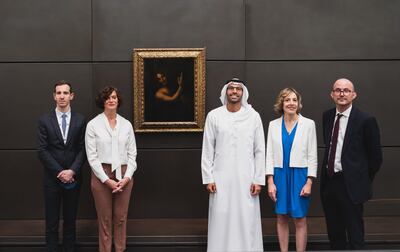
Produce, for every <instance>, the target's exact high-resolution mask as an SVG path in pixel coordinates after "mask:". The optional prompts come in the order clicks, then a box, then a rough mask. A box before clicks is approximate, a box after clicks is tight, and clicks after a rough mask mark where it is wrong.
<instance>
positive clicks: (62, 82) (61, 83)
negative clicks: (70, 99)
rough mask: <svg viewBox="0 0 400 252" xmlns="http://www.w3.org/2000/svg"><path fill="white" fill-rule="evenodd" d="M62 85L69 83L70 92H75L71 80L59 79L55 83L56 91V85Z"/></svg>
mask: <svg viewBox="0 0 400 252" xmlns="http://www.w3.org/2000/svg"><path fill="white" fill-rule="evenodd" d="M62 85H68V87H69V92H70V93H72V92H73V91H72V86H71V84H70V83H69V81H66V80H59V81H57V82H56V84H54V93H55V92H56V87H58V86H62Z"/></svg>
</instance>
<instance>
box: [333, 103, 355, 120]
mask: <svg viewBox="0 0 400 252" xmlns="http://www.w3.org/2000/svg"><path fill="white" fill-rule="evenodd" d="M352 108H353V105H350V107H348V108H347V109H346V110H345V111H343V113H340V112H339V111H338V110H337V109H336V115H337V114H342V115H343V116H345V117H347V118H348V117H350V112H351V109H352Z"/></svg>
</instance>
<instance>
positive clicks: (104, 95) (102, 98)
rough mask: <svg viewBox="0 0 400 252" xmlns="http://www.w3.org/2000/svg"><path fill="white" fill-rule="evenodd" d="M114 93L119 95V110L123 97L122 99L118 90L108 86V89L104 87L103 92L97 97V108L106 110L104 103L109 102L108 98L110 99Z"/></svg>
mask: <svg viewBox="0 0 400 252" xmlns="http://www.w3.org/2000/svg"><path fill="white" fill-rule="evenodd" d="M114 91H115V93H116V94H117V98H118V108H119V107H121V105H122V97H121V95H120V93H119V91H118V89H117V88H116V87H113V86H107V87H104V88H103V89H102V90H100V92H99V93H98V94H97V96H96V106H97V107H98V108H101V109H104V102H105V101H107V100H108V98H110V95H111V94H112V92H114Z"/></svg>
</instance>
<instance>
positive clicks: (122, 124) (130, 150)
mask: <svg viewBox="0 0 400 252" xmlns="http://www.w3.org/2000/svg"><path fill="white" fill-rule="evenodd" d="M116 121H117V123H116V126H115V128H114V129H112V128H111V127H110V124H109V122H108V119H107V117H106V116H105V114H104V113H101V114H99V115H98V116H96V117H95V118H93V119H92V120H91V121H90V122H89V123H88V124H87V126H86V134H85V146H86V155H87V159H88V162H89V165H90V167H91V168H92V171H93V173H94V174H95V175H96V177H97V178H98V179H99V180H100V181H101V182H102V183H104V182H105V181H106V180H107V179H109V177H108V176H107V174H106V173H105V172H104V169H103V166H102V164H111V170H112V171H115V175H116V178H117V179H118V180H120V179H122V176H121V165H127V169H126V172H125V175H124V178H132V176H133V173H134V172H135V171H136V168H137V165H136V154H137V151H136V141H135V134H134V133H133V128H132V124H131V123H130V122H129V121H128V120H126V119H125V118H123V117H122V116H120V115H117V118H116Z"/></svg>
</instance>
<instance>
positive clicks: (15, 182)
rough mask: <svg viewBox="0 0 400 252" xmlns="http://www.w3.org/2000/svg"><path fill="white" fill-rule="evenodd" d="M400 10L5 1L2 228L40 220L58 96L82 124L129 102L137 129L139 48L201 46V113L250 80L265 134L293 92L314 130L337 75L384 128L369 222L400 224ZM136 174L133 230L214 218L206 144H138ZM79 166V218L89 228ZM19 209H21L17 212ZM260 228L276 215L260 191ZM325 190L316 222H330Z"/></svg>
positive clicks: (242, 0) (381, 6)
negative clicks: (104, 105) (105, 92)
mask: <svg viewBox="0 0 400 252" xmlns="http://www.w3.org/2000/svg"><path fill="white" fill-rule="evenodd" d="M399 10H400V2H399V1H396V0H386V1H380V0H354V1H346V0H337V1H331V2H321V1H318V0H306V1H294V0H293V1H270V0H218V1H215V0H196V1H195V0H169V1H165V0H136V1H129V0H120V1H108V0H68V1H65V0H64V1H54V0H41V1H39V2H38V1H32V0H19V1H13V0H2V1H1V2H0V82H1V84H0V85H1V92H0V114H1V115H2V119H1V122H2V123H1V124H0V125H1V126H0V127H1V128H0V139H1V140H0V160H2V165H1V168H0V178H1V180H2V183H0V199H1V202H2V206H7V207H6V208H5V207H1V210H0V219H2V220H14V219H18V220H31V219H39V220H40V219H43V216H44V206H43V195H42V175H43V168H42V167H41V165H40V163H39V161H38V158H37V143H36V128H37V119H38V117H39V116H40V115H41V114H42V113H45V112H48V111H50V110H52V109H54V102H53V100H52V90H53V85H54V83H55V82H56V81H57V80H60V79H66V80H69V81H70V82H71V83H72V85H73V89H74V91H75V93H76V96H75V99H74V101H73V104H72V107H73V110H76V111H79V112H81V113H83V114H84V115H85V116H86V118H87V120H90V119H91V118H93V117H94V116H95V115H96V114H97V113H99V112H100V111H99V110H98V109H96V107H95V104H94V96H95V94H96V93H97V91H98V90H99V89H100V88H101V87H103V86H105V85H109V84H111V85H115V86H116V87H118V88H119V89H120V90H121V93H122V94H123V97H124V98H125V103H124V105H123V107H121V109H120V111H119V112H120V114H121V115H123V116H124V117H126V118H127V119H129V120H132V118H133V96H134V93H133V87H132V86H133V77H132V67H133V65H132V50H133V48H171V47H172V48H189V47H205V48H206V111H207V112H208V111H210V110H211V109H213V108H215V107H217V106H220V103H219V99H218V97H219V93H220V90H221V87H222V85H223V84H224V82H225V80H227V79H230V78H232V77H239V78H241V79H243V80H245V81H246V82H247V86H248V89H249V92H250V98H249V102H250V103H251V104H252V105H253V106H254V108H255V109H256V110H258V111H259V112H260V114H261V117H262V120H263V123H264V129H265V131H266V130H267V126H268V122H269V121H270V120H272V119H274V118H275V117H276V115H274V113H273V109H272V107H273V104H274V99H275V97H276V95H277V93H278V92H279V90H280V89H282V88H284V87H287V86H293V87H295V88H296V89H297V90H298V91H299V92H300V93H301V94H302V95H303V101H304V102H303V105H304V108H303V111H302V114H303V115H304V116H306V117H309V118H312V119H314V120H315V121H316V125H317V128H318V146H319V158H321V157H322V153H323V148H324V145H323V143H322V135H321V134H322V130H321V126H322V125H321V114H322V112H323V111H324V110H326V109H328V108H330V107H332V102H331V100H330V97H329V92H330V89H331V85H332V84H333V82H334V81H335V80H336V79H337V78H340V77H347V78H349V79H351V80H352V81H353V82H354V84H355V86H356V89H357V92H358V98H357V100H356V101H355V105H356V106H358V107H360V108H361V109H363V110H366V111H369V112H370V113H372V114H374V115H375V116H376V117H377V119H378V122H379V125H380V127H381V137H382V146H383V152H384V164H383V166H382V170H381V171H380V172H379V174H378V175H377V177H376V180H375V181H374V191H375V194H374V198H373V200H372V201H371V202H369V203H368V204H367V205H366V209H365V212H366V215H367V216H398V213H399V209H400V204H399V202H400V200H399V199H400V191H399V190H398V189H397V188H398V186H396V178H397V177H399V176H400V171H399V169H397V168H398V165H397V163H398V162H397V159H396V157H398V156H399V155H400V134H397V128H398V124H399V123H400V120H399V117H398V116H397V114H396V109H397V107H398V102H397V97H396V96H397V94H398V92H399V91H400V86H399V85H398V84H399V83H400V71H399V69H400V33H399V32H398V30H399V24H400V16H399V15H398V11H399ZM136 139H137V147H138V157H137V163H138V170H137V172H136V173H135V186H134V189H133V194H132V200H131V202H130V204H131V205H130V212H129V218H132V219H150V218H206V217H207V213H208V196H207V193H206V192H205V189H204V186H203V185H202V184H201V173H200V156H201V144H202V133H189V132H188V133H137V134H136ZM89 171H90V169H89V167H88V165H87V164H86V165H85V167H84V184H83V187H82V194H81V204H80V208H79V218H80V219H95V218H96V215H95V210H94V206H93V199H92V197H91V192H90V188H89V177H90V176H89ZM21 199H23V200H21ZM261 202H262V215H263V217H265V218H267V217H272V216H273V211H272V210H273V208H272V204H271V202H270V201H269V200H268V199H267V197H266V190H265V189H263V195H262V196H261ZM322 215H323V214H322V209H321V204H320V200H319V192H318V181H317V182H316V184H315V186H314V190H313V196H312V205H311V208H310V216H311V217H313V216H322Z"/></svg>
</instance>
